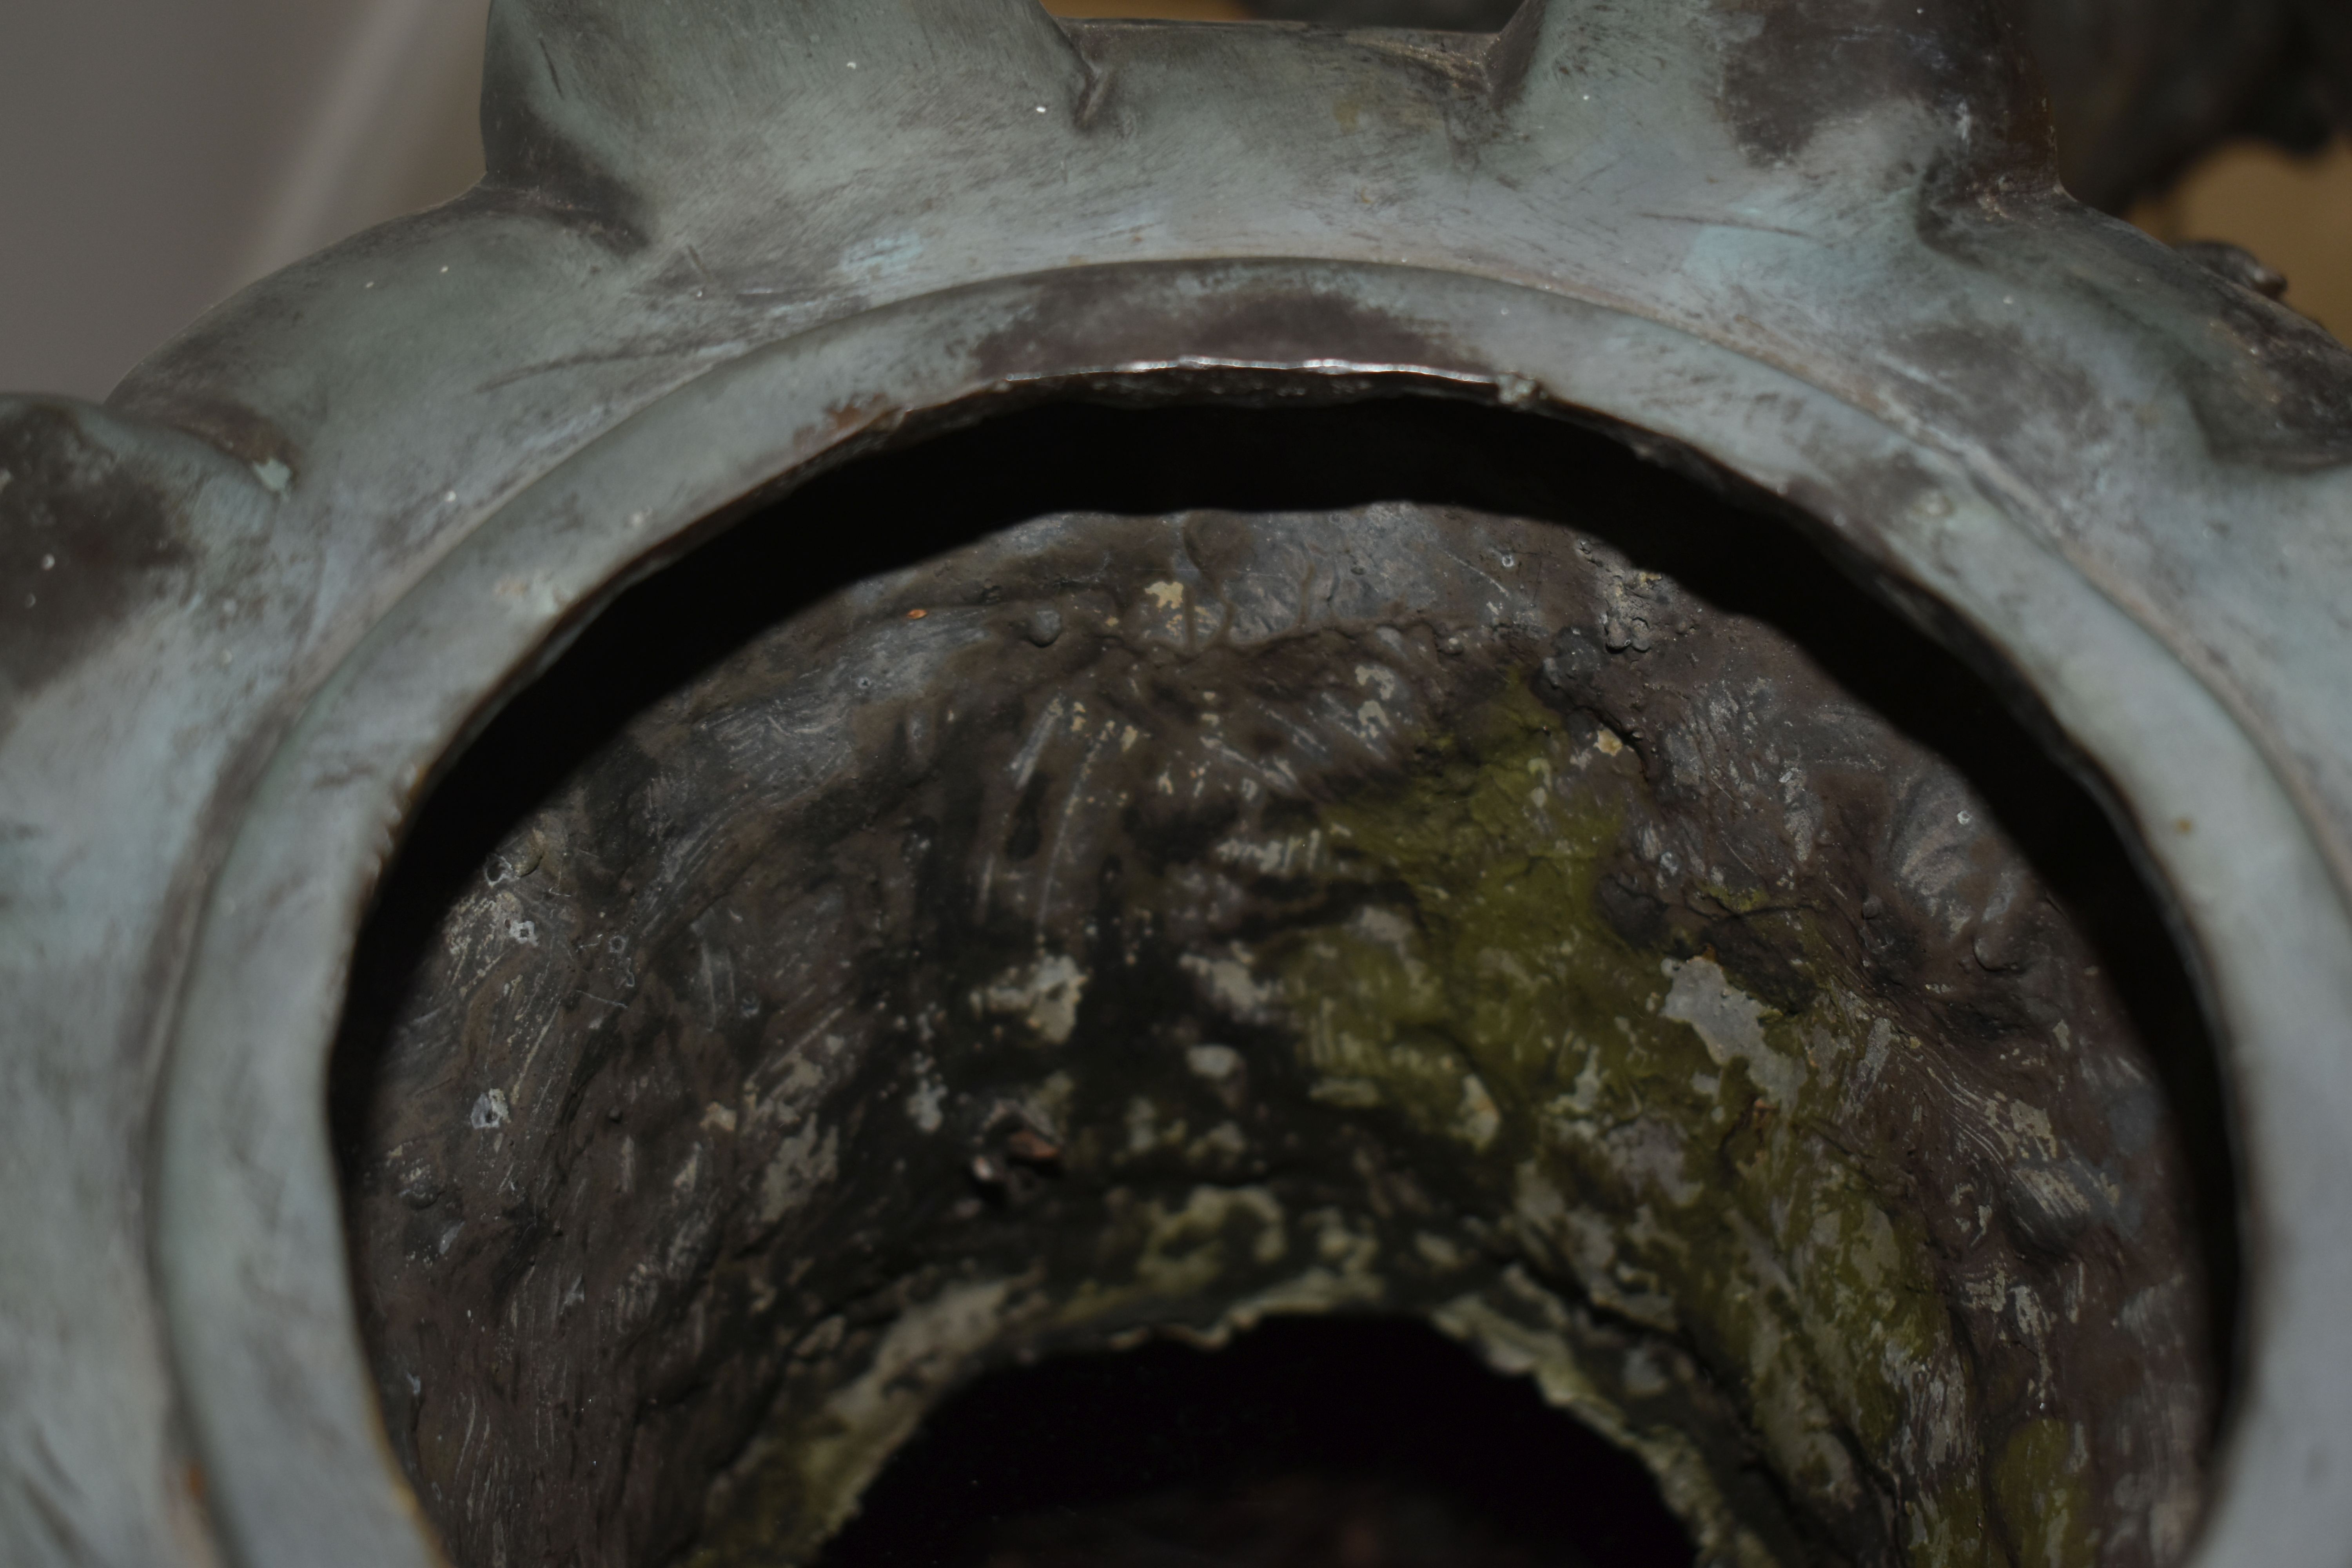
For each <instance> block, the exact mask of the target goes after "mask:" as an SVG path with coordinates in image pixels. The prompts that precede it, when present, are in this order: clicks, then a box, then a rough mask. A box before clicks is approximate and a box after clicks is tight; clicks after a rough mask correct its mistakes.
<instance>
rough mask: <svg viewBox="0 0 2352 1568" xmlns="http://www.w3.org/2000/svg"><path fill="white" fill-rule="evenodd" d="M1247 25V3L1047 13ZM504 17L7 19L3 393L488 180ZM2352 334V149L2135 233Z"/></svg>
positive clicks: (2275, 157)
mask: <svg viewBox="0 0 2352 1568" xmlns="http://www.w3.org/2000/svg"><path fill="white" fill-rule="evenodd" d="M1049 6H1050V8H1051V9H1054V10H1055V11H1058V12H1061V13H1062V14H1064V15H1069V16H1180V17H1187V18H1192V19H1196V20H1223V19H1234V18H1237V17H1238V16H1240V11H1239V8H1238V6H1236V5H1234V4H1231V3H1230V0H1049ZM486 9H487V5H486V0H0V388H5V389H10V390H26V391H32V390H39V391H54V392H67V393H73V394H76V395H81V396H85V397H97V396H101V395H104V393H105V392H106V390H107V388H108V387H110V385H111V384H113V382H114V381H115V380H116V379H117V378H118V377H120V376H121V374H122V373H123V372H124V371H125V370H127V369H128V368H129V367H130V366H131V364H132V363H135V362H136V361H137V360H138V359H139V358H140V357H141V356H142V355H143V354H145V353H147V352H148V351H149V350H150V349H152V347H154V346H155V345H156V344H157V343H159V342H162V341H163V339H165V338H166V337H168V336H169V335H171V334H172V333H173V332H174V331H178V330H179V329H180V328H181V327H183V326H184V325H185V324H186V323H187V322H188V321H191V320H193V319H194V317H195V316H196V314H197V313H198V312H199V311H201V310H204V309H205V308H206V307H207V306H209V305H210V304H212V303H213V302H215V300H220V299H223V298H225V297H226V296H227V295H228V294H230V293H232V292H234V291H235V290H236V289H238V288H240V287H242V286H243V285H244V284H246V283H247V282H249V281H251V280H252V279H256V278H258V277H261V276H263V275H264V274H266V273H268V272H269V271H272V270H274V269H275V268H278V267H281V266H283V265H285V264H286V263H287V262H289V261H291V260H294V259H295V258H299V257H301V256H304V255H307V254H309V253H310V251H313V250H316V249H318V248H320V247H322V246H325V245H327V244H330V243H331V242H333V241H334V240H336V239H340V238H341V237H344V236H346V235H349V234H352V233H354V232H356V231H357V230H359V229H361V228H363V227H366V226H369V225H370V224H373V223H376V222H380V221H382V220H383V219H384V218H387V217H392V216H397V215H399V214H401V213H404V212H410V211H414V210H415V209H416V208H418V207H421V206H425V205H430V204H432V203H434V202H436V201H441V200H445V199H446V198H447V197H449V196H451V195H456V194H457V193H458V192H460V191H462V190H464V189H465V188H466V187H467V185H468V184H471V183H472V182H473V181H474V180H475V179H476V178H478V176H479V174H480V170H481V153H480V143H479V138H478V133H477V131H476V127H475V100H476V98H477V97H478V93H479V90H480V65H479V60H480V53H481V42H482V17H483V15H484V13H485V11H486ZM2133 217H2134V219H2135V221H2137V222H2139V223H2141V224H2142V225H2143V226H2146V227H2147V228H2148V229H2150V230H2151V232H2154V233H2156V234H2158V235H2159V236H2161V237H2165V238H2168V239H2184V238H2221V239H2231V240H2235V241H2237V242H2238V243H2240V244H2242V245H2244V246H2246V247H2248V248H2249V249H2251V250H2252V251H2253V252H2254V253H2255V254H2257V255H2258V256H2260V257H2262V258H2263V259H2264V260H2265V261H2267V262H2269V263H2270V264H2271V265H2272V266H2273V267H2275V268H2278V269H2279V270H2280V271H2282V272H2284V273H2285V274H2286V276H2287V278H2288V279H2289V281H2290V284H2291V286H2292V287H2291V290H2290V292H2289V295H2288V300H2289V301H2290V302H2291V303H2293V304H2294V305H2296V306H2297V307H2298V308H2300V309H2302V310H2305V311H2306V312H2308V313H2310V314H2312V315H2314V316H2316V317H2318V318H2319V319H2320V320H2321V321H2326V322H2327V323H2328V324H2329V325H2330V326H2331V327H2332V328H2334V330H2335V331H2336V332H2337V333H2338V334H2339V335H2352V149H2347V148H2343V147H2338V148H2337V149H2336V150H2334V151H2333V152H2331V153H2328V154H2327V155H2326V156H2324V157H2322V158H2319V159H2316V160H2310V161H2306V162H2302V163H2298V162H2296V161H2294V160H2291V159H2288V158H2286V157H2284V155H2282V154H2279V153H2273V152H2270V151H2267V150H2265V149H2262V148H2258V147H2252V146H2249V147H2245V148H2233V149H2229V150H2225V151H2224V152H2223V153H2221V154H2219V155H2217V156H2216V157H2214V158H2213V159H2211V160H2209V162H2208V163H2206V164H2205V165H2203V166H2202V167H2200V169H2198V170H2197V171H2196V172H2195V173H2194V174H2191V176H2190V177H2189V179H2188V180H2187V181H2186V182H2184V184H2183V185H2182V186H2181V188H2180V189H2179V190H2178V191H2176V192H2175V193H2173V194H2172V195H2170V196H2168V198H2167V199H2166V200H2164V201H2162V202H2159V203H2151V204H2148V205H2146V206H2145V207H2143V208H2142V209H2141V210H2139V211H2137V212H2136V213H2134V214H2133Z"/></svg>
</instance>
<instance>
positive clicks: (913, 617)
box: [907, 610, 931, 621]
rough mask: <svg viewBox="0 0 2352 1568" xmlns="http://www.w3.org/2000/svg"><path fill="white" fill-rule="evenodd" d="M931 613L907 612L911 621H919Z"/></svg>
mask: <svg viewBox="0 0 2352 1568" xmlns="http://www.w3.org/2000/svg"><path fill="white" fill-rule="evenodd" d="M930 613H931V612H930V611H929V610H908V612H907V618H908V620H910V621H919V620H921V619H922V618H923V617H924V616H928V615H929V614H930Z"/></svg>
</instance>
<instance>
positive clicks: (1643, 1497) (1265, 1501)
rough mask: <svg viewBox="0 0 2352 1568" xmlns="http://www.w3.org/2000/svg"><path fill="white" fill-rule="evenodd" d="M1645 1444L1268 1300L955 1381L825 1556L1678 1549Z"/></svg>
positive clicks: (1639, 1556)
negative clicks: (1148, 1338)
mask: <svg viewBox="0 0 2352 1568" xmlns="http://www.w3.org/2000/svg"><path fill="white" fill-rule="evenodd" d="M1691 1556H1692V1548H1691V1543H1690V1541H1689V1539H1688V1537H1687V1536H1685V1534H1684V1532H1683V1530H1682V1527H1681V1526H1680V1525H1679V1524H1677V1523H1676V1522H1675V1519H1674V1516H1673V1515H1671V1514H1669V1513H1668V1512H1667V1511H1666V1508H1665V1504H1664V1502H1663V1501H1662V1500H1660V1498H1659V1496H1658V1489H1657V1484H1656V1483H1655V1482H1654V1481H1653V1480H1652V1479H1650V1475H1649V1472H1648V1471H1646V1470H1644V1469H1643V1468H1642V1465H1641V1463H1640V1461H1638V1460H1636V1459H1635V1458H1633V1456H1632V1455H1630V1454H1627V1453H1626V1452H1624V1451H1623V1450H1622V1449H1621V1448H1618V1447H1616V1446H1614V1445H1613V1444H1612V1443H1610V1442H1609V1441H1607V1440H1606V1439H1605V1438H1602V1437H1601V1436H1597V1435H1596V1434H1594V1433H1593V1432H1591V1430H1589V1429H1588V1428H1586V1427H1585V1426H1582V1425H1580V1424H1579V1423H1578V1422H1576V1421H1574V1420H1572V1419H1570V1417H1569V1416H1567V1415H1562V1414H1561V1413H1560V1412H1559V1411H1558V1410H1555V1409H1553V1408H1552V1407H1551V1406H1550V1405H1547V1404H1545V1403H1544V1401H1543V1398H1542V1396H1541V1395H1540V1394H1538V1393H1537V1391H1536V1389H1535V1386H1534V1384H1532V1383H1530V1382H1528V1380H1526V1379H1524V1378H1511V1377H1504V1376H1500V1375H1498V1374H1496V1373H1493V1372H1491V1371H1489V1370H1487V1368H1486V1366H1484V1365H1483V1364H1482V1363H1479V1361H1478V1360H1477V1359H1476V1358H1475V1356H1473V1355H1472V1354H1471V1353H1470V1352H1468V1351H1466V1350H1464V1349H1463V1348H1462V1347H1461V1346H1459V1345H1457V1344H1455V1343H1454V1342H1452V1341H1450V1340H1447V1339H1444V1338H1443V1337H1442V1336H1440V1335H1439V1334H1438V1333H1437V1332H1436V1331H1434V1330H1433V1329H1430V1328H1427V1327H1425V1326H1423V1324H1420V1323H1416V1322H1411V1321H1396V1320H1391V1319H1381V1318H1276V1319H1274V1320H1271V1321H1268V1322H1266V1323H1265V1324H1263V1325H1262V1326H1260V1327H1259V1328H1257V1329H1255V1330H1254V1331H1251V1332H1249V1333H1246V1334H1244V1335H1241V1336H1239V1337H1237V1338H1236V1339H1235V1340H1234V1342H1233V1343H1232V1344H1231V1345H1229V1346H1227V1347H1226V1348H1224V1349H1223V1350H1218V1351H1202V1350H1195V1349H1192V1348H1190V1347H1188V1346H1184V1345H1181V1344H1174V1343H1168V1342H1160V1343H1155V1344H1152V1345H1149V1346H1146V1347H1145V1348H1143V1349H1141V1350H1137V1351H1130V1352H1126V1353H1123V1354H1097V1355H1077V1356H1066V1357H1061V1358H1057V1359H1055V1360H1051V1361H1046V1362H1044V1363H1040V1364H1038V1365H1036V1366H1033V1367H1023V1368H1015V1369H1013V1370H1009V1371H1005V1372H1000V1373H995V1374H993V1375H992V1376H989V1377H986V1378H983V1379H982V1380H981V1381H980V1382H978V1383H976V1384H973V1385H972V1386H971V1387H970V1388H969V1389H967V1390H965V1391H964V1392H963V1393H962V1394H958V1395H956V1396H955V1397H953V1398H951V1399H950V1401H949V1402H948V1403H947V1404H946V1405H944V1406H942V1407H941V1408H940V1411H939V1412H938V1413H937V1414H936V1415H933V1416H932V1418H931V1420H930V1421H929V1424H928V1425H927V1426H926V1427H925V1429H924V1430H923V1431H922V1433H921V1434H920V1435H919V1436H917V1437H916V1438H915V1439H914V1441H912V1442H911V1443H909V1444H908V1446H907V1447H905V1448H903V1449H901V1450H900V1451H899V1453H898V1456H897V1457H896V1458H894V1459H893V1460H892V1461H891V1463H890V1466H889V1468H887V1469H886V1470H885V1471H883V1473H882V1475H881V1477H880V1478H879V1479H877V1480H876V1482H875V1483H874V1485H873V1486H872V1487H871V1488H869V1489H867V1491H866V1500H865V1506H864V1511H863V1512H862V1513H861V1514H860V1515H859V1516H858V1518H857V1519H856V1521H854V1522H853V1523H852V1524H851V1525H850V1526H849V1527H848V1528H847V1529H846V1530H845V1531H843V1532H842V1533H841V1535H840V1536H839V1537H838V1538H836V1539H835V1542H834V1544H833V1545H832V1547H831V1548H830V1549H829V1550H828V1551H827V1552H826V1553H825V1555H824V1558H823V1560H822V1563H823V1568H1078V1565H1079V1564H1082V1563H1084V1564H1089V1565H1097V1568H1179V1565H1183V1568H1211V1565H1213V1564H1215V1565H1219V1568H1228V1565H1229V1568H1585V1565H1588V1564H1589V1565H1591V1568H1669V1565H1674V1568H1680V1565H1683V1564H1687V1563H1689V1562H1690V1561H1691Z"/></svg>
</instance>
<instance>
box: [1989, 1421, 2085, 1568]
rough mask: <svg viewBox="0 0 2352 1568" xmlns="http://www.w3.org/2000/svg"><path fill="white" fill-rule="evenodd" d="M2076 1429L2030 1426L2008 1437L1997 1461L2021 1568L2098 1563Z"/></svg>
mask: <svg viewBox="0 0 2352 1568" xmlns="http://www.w3.org/2000/svg"><path fill="white" fill-rule="evenodd" d="M2081 1472H2082V1459H2081V1457H2080V1454H2079V1451H2078V1449H2077V1446H2076V1444H2075V1441H2074V1430H2073V1428H2072V1427H2071V1426H2069V1425H2068V1424H2067V1423H2066V1422H2063V1421H2060V1420H2056V1419H2043V1420H2040V1421H2032V1422H2028V1423H2027V1424H2026V1425H2024V1426H2021V1427H2019V1428H2018V1429H2017V1430H2016V1431H2015V1432H2012V1433H2011V1434H2010V1437H2009V1441H2008V1442H2006V1443H2004V1444H2002V1445H2001V1448H2000V1458H1998V1459H1996V1460H1995V1461H1994V1462H1993V1467H1992V1484H1993V1494H1994V1496H1995V1498H1997V1499H1998V1500H1999V1501H2000V1515H2001V1521H2002V1522H2003V1523H2004V1524H2006V1525H2007V1526H2008V1527H2009V1535H2010V1539H2011V1542H2012V1543H2013V1545H2014V1547H2015V1549H2016V1560H2017V1563H2019V1565H2020V1568H2074V1564H2075V1563H2091V1562H2095V1561H2096V1560H2097V1556H2098V1550H2097V1542H2095V1540H2094V1539H2093V1538H2092V1534H2091V1527H2090V1520H2091V1499H2090V1496H2089V1494H2088V1489H2086V1488H2085V1487H2084V1483H2083V1478H2082V1473H2081Z"/></svg>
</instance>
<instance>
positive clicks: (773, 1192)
mask: <svg viewBox="0 0 2352 1568" xmlns="http://www.w3.org/2000/svg"><path fill="white" fill-rule="evenodd" d="M840 1154H841V1140H840V1137H839V1135H838V1134H837V1133H836V1132H835V1130H834V1129H832V1128H830V1127H828V1128H826V1129H825V1130H824V1132H823V1133H822V1134H821V1135H820V1134H819V1132H818V1131H817V1129H816V1127H815V1126H814V1124H812V1125H810V1126H807V1127H803V1129H801V1131H798V1132H795V1133H793V1135H792V1136H791V1137H789V1138H787V1139H785V1140H784V1141H783V1142H782V1145H781V1146H779V1147H778V1148H777V1150H776V1157H775V1158H774V1159H772V1160H771V1161H769V1162H768V1168H767V1169H766V1170H765V1171H763V1172H761V1173H760V1221H761V1224H762V1225H773V1224H774V1223H775V1222H776V1221H778V1220H780V1219H782V1218H783V1217H784V1215H786V1214H787V1213H788V1212H790V1211H791V1210H793V1209H795V1208H797V1207H799V1206H800V1205H802V1204H803V1203H804V1202H806V1201H807V1199H808V1196H809V1194H811V1193H812V1192H814V1190H815V1189H817V1188H818V1187H821V1186H823V1185H824V1184H826V1183H827V1182H830V1181H832V1180H833V1178H834V1177H835V1175H836V1174H838V1173H839V1172H840V1170H841V1158H840Z"/></svg>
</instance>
